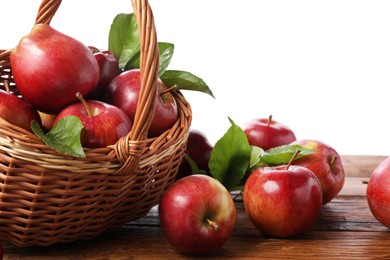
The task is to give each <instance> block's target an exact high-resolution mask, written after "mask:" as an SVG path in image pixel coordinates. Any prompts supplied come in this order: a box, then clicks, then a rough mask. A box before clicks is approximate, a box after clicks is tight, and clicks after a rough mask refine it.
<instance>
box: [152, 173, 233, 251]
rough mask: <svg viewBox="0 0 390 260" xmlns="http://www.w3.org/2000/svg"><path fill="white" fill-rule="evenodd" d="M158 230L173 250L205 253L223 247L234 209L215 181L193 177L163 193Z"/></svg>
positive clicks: (197, 176)
mask: <svg viewBox="0 0 390 260" xmlns="http://www.w3.org/2000/svg"><path fill="white" fill-rule="evenodd" d="M159 217H160V223H161V228H162V230H163V232H164V234H165V236H166V238H167V240H168V242H169V243H170V244H171V245H172V247H173V248H175V249H176V250H178V251H180V252H183V253H188V254H196V253H206V252H211V251H213V250H216V249H218V248H220V247H222V246H223V245H224V244H225V243H226V242H227V241H228V240H229V238H230V237H231V234H232V232H233V229H234V227H235V224H236V217H237V216H236V206H235V204H234V202H233V199H232V197H231V195H230V193H229V192H228V191H227V189H226V188H225V187H224V186H223V185H222V184H221V183H220V182H219V181H218V180H216V179H214V178H212V177H210V176H207V175H200V174H194V175H191V176H187V177H184V178H182V179H180V180H178V181H177V182H175V183H174V184H172V186H171V187H170V188H169V189H168V190H167V191H166V192H165V193H164V195H163V197H162V199H161V202H160V204H159Z"/></svg>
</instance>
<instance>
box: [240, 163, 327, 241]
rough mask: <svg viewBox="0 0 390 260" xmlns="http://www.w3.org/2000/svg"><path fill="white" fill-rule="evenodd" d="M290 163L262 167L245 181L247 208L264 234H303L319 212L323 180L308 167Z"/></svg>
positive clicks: (244, 197)
mask: <svg viewBox="0 0 390 260" xmlns="http://www.w3.org/2000/svg"><path fill="white" fill-rule="evenodd" d="M290 163H291V162H290ZM290 163H289V164H288V165H279V166H275V167H259V168H257V169H256V170H254V171H253V172H252V173H251V175H249V177H248V179H247V181H246V183H245V186H244V191H243V201H244V207H245V210H246V212H247V214H248V216H249V218H250V220H251V221H252V223H253V225H254V226H255V227H256V228H257V229H258V230H259V231H260V232H261V233H262V234H263V235H266V236H271V237H279V238H289V237H293V236H296V235H299V234H302V233H304V232H306V231H307V230H308V229H309V228H310V227H311V226H312V225H313V223H314V222H315V221H316V219H317V217H318V215H319V213H320V210H321V207H322V190H321V186H320V182H319V181H318V179H317V177H316V176H315V175H314V173H313V172H312V171H310V170H309V169H307V168H305V167H302V166H297V165H290Z"/></svg>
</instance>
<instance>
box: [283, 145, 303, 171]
mask: <svg viewBox="0 0 390 260" xmlns="http://www.w3.org/2000/svg"><path fill="white" fill-rule="evenodd" d="M300 152H301V149H296V150H295V153H294V154H293V156H292V157H291V159H290V161H289V162H288V164H287V165H286V171H287V170H288V168H290V166H291V164H292V163H293V161H294V160H295V159H296V158H297V156H298V154H299V153H300Z"/></svg>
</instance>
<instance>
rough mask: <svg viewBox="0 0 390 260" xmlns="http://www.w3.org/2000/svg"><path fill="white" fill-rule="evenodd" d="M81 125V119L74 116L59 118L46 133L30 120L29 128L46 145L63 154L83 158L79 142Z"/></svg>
mask: <svg viewBox="0 0 390 260" xmlns="http://www.w3.org/2000/svg"><path fill="white" fill-rule="evenodd" d="M83 127H84V126H83V124H82V123H81V120H80V119H79V118H78V117H76V116H68V117H64V118H62V119H60V120H59V121H58V122H57V124H56V125H55V126H54V127H53V128H52V129H51V130H50V131H49V132H48V133H44V132H43V130H42V128H41V127H40V125H39V124H38V122H36V121H32V122H31V129H32V130H33V132H34V133H35V135H36V136H38V137H39V138H40V139H42V140H43V142H44V143H45V144H46V145H47V146H48V147H50V148H52V149H53V150H56V151H58V152H60V153H63V154H65V155H69V156H73V157H79V158H85V153H84V150H83V147H82V146H81V142H80V134H81V130H82V129H83Z"/></svg>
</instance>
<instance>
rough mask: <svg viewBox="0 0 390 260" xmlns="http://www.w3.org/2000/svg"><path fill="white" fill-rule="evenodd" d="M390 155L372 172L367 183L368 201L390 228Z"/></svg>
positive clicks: (374, 213) (378, 216)
mask: <svg viewBox="0 0 390 260" xmlns="http://www.w3.org/2000/svg"><path fill="white" fill-rule="evenodd" d="M389 188H390V157H388V158H386V159H385V160H383V161H382V162H381V163H380V164H379V165H378V166H377V167H376V168H375V169H374V171H373V172H372V174H371V177H370V180H369V182H368V184H367V190H366V193H367V201H368V206H369V208H370V210H371V212H372V214H373V216H374V217H375V218H376V219H377V220H378V221H379V222H380V223H382V224H383V225H384V226H386V227H388V228H390V189H389Z"/></svg>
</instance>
